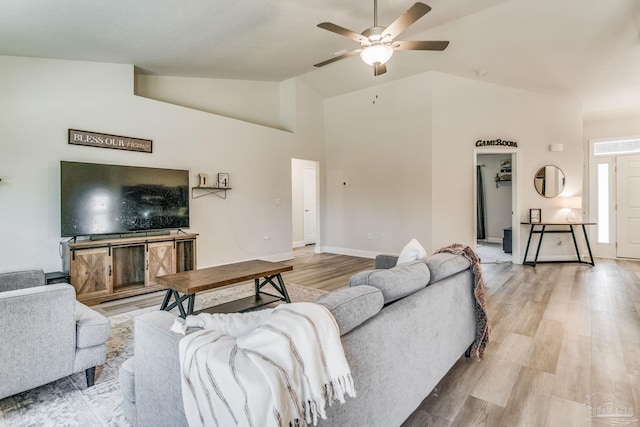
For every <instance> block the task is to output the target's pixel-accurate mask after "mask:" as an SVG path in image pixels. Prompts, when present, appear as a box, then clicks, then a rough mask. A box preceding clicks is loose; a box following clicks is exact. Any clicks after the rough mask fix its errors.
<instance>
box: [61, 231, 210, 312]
mask: <svg viewBox="0 0 640 427" xmlns="http://www.w3.org/2000/svg"><path fill="white" fill-rule="evenodd" d="M197 237H198V235H197V234H191V233H184V234H168V235H161V236H135V237H123V238H115V239H104V240H82V241H77V242H68V243H66V244H65V246H66V248H65V251H64V257H65V259H64V265H65V271H67V266H68V271H69V276H70V277H71V280H70V281H71V284H72V285H73V287H74V288H76V298H77V299H78V301H81V302H83V303H85V304H87V305H94V304H99V303H101V302H105V301H111V300H114V299H118V298H123V297H130V296H134V295H140V294H145V293H148V292H153V291H159V290H163V289H166V288H164V287H162V286H160V285H159V284H158V282H157V280H156V277H158V276H163V275H165V274H173V273H180V272H182V271H189V270H195V269H196V239H197Z"/></svg>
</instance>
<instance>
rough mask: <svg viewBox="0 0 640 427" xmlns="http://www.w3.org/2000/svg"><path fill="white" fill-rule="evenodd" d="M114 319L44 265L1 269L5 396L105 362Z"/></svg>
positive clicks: (1, 390) (1, 383)
mask: <svg viewBox="0 0 640 427" xmlns="http://www.w3.org/2000/svg"><path fill="white" fill-rule="evenodd" d="M110 331H111V324H110V323H109V320H108V319H107V318H106V317H104V316H103V315H101V314H99V313H97V312H96V311H94V310H92V309H90V308H89V307H87V306H85V305H84V304H81V303H79V302H77V301H76V294H75V289H74V288H73V286H71V285H69V284H67V283H60V284H55V285H48V286H46V285H45V278H44V273H43V272H42V270H25V271H17V272H11V273H0V342H1V343H2V350H1V351H0V399H3V398H5V397H7V396H11V395H14V394H16V393H20V392H23V391H25V390H29V389H32V388H34V387H38V386H41V385H44V384H47V383H49V382H51V381H55V380H57V379H60V378H62V377H65V376H68V375H71V374H73V373H76V372H81V371H85V372H86V377H87V386H88V387H91V386H92V385H93V383H94V380H95V368H96V366H97V365H100V364H102V363H104V361H105V359H106V353H107V347H106V345H105V342H106V340H107V338H108V337H109V332H110Z"/></svg>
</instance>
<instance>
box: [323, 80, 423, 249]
mask: <svg viewBox="0 0 640 427" xmlns="http://www.w3.org/2000/svg"><path fill="white" fill-rule="evenodd" d="M430 86H431V85H430V82H429V79H428V78H427V76H426V75H420V76H416V77H412V78H408V79H404V80H403V81H402V82H400V83H396V84H385V85H380V86H378V87H376V88H373V89H367V90H361V91H358V92H354V93H350V94H347V95H344V96H339V97H335V98H331V99H328V100H327V101H326V102H325V150H326V153H325V166H326V167H325V170H326V175H325V178H326V179H325V181H324V182H325V191H326V194H325V200H326V209H327V212H326V214H325V215H324V223H323V225H322V234H323V236H324V239H323V242H324V245H325V250H327V251H330V252H336V253H346V254H353V255H362V256H374V255H376V254H378V253H381V252H389V251H391V252H399V251H400V249H401V248H402V246H403V245H404V244H406V243H407V242H408V241H409V240H410V239H411V238H416V239H418V241H420V242H427V243H428V242H430V240H431V226H430V215H431V171H430V167H429V165H430V164H431V157H430V151H429V149H428V148H429V140H430V138H431V114H430V109H431V95H430V91H431V87H430ZM345 181H346V182H347V185H346V186H345V185H343V182H345Z"/></svg>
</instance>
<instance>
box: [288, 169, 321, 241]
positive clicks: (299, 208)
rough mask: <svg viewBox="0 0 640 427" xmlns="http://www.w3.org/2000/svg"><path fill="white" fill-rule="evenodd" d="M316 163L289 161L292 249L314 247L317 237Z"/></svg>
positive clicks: (317, 180)
mask: <svg viewBox="0 0 640 427" xmlns="http://www.w3.org/2000/svg"><path fill="white" fill-rule="evenodd" d="M318 171H319V167H318V162H316V161H313V160H302V159H291V209H292V211H291V218H292V221H291V224H292V247H293V248H298V247H302V246H307V245H315V244H316V243H317V240H318V235H319V221H318V182H319V179H318V173H319V172H318Z"/></svg>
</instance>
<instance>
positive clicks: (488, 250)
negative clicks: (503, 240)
mask: <svg viewBox="0 0 640 427" xmlns="http://www.w3.org/2000/svg"><path fill="white" fill-rule="evenodd" d="M476 253H477V254H478V256H479V257H480V263H481V264H502V263H505V262H513V256H512V255H511V254H508V253H505V252H504V251H503V250H502V245H501V244H492V243H478V244H477V246H476Z"/></svg>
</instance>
